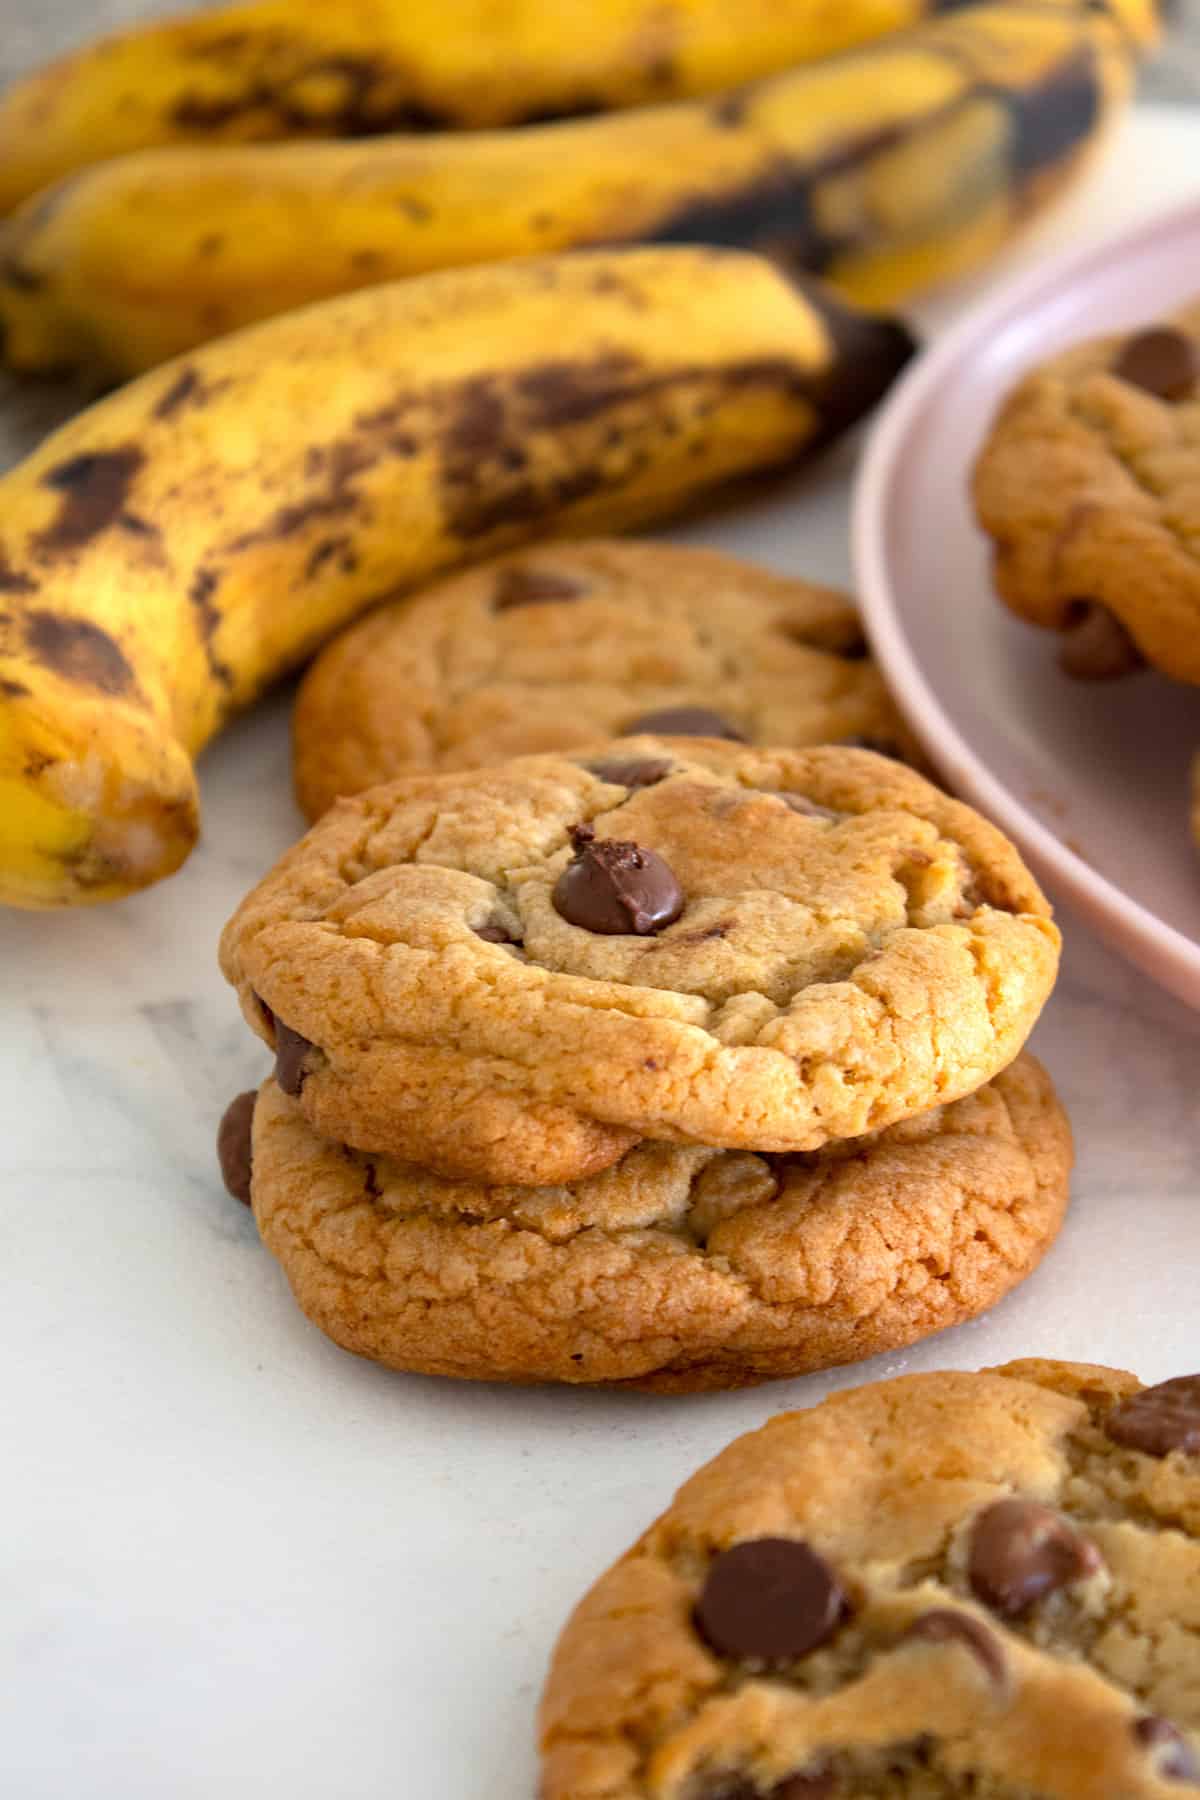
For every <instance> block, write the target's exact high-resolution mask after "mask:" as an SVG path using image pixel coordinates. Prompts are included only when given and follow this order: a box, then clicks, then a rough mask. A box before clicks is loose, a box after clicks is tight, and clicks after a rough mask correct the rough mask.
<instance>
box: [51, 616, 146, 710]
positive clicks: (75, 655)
mask: <svg viewBox="0 0 1200 1800" xmlns="http://www.w3.org/2000/svg"><path fill="white" fill-rule="evenodd" d="M25 651H26V654H27V655H28V656H29V657H30V658H31V659H32V661H34V662H37V663H41V665H42V667H43V668H45V669H52V670H53V671H54V673H55V674H56V675H61V676H62V677H63V678H64V680H66V681H75V682H80V683H81V684H82V685H83V686H85V687H93V688H98V689H99V691H100V692H101V693H102V694H112V695H114V696H115V697H118V698H120V699H123V700H138V699H140V695H139V694H138V686H137V680H136V678H135V676H134V673H133V670H132V668H131V667H130V665H129V662H128V661H127V659H126V656H125V652H124V651H123V650H122V649H121V646H120V645H119V644H118V643H117V641H116V639H115V638H113V637H111V636H110V635H109V633H108V632H107V631H104V630H103V629H102V628H101V627H100V626H99V625H95V624H93V623H92V621H91V620H90V619H72V618H64V617H62V616H61V615H60V614H58V613H53V612H44V611H35V610H33V609H31V610H30V611H28V612H27V613H26V614H25Z"/></svg>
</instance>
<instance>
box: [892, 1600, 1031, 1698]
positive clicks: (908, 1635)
mask: <svg viewBox="0 0 1200 1800" xmlns="http://www.w3.org/2000/svg"><path fill="white" fill-rule="evenodd" d="M900 1642H901V1643H902V1644H907V1643H913V1642H917V1643H926V1644H961V1645H962V1646H963V1648H964V1650H969V1651H970V1652H971V1655H972V1656H973V1657H974V1658H975V1660H976V1662H977V1663H978V1664H979V1665H980V1667H981V1668H982V1669H983V1671H984V1673H985V1674H986V1675H987V1677H988V1679H989V1680H991V1681H994V1682H995V1683H996V1685H997V1687H999V1686H1000V1685H1001V1684H1002V1683H1003V1681H1004V1677H1005V1663H1004V1651H1003V1649H1002V1648H1001V1645H1000V1641H999V1639H998V1638H997V1637H995V1636H994V1635H993V1633H992V1632H990V1631H989V1630H988V1629H987V1627H986V1626H985V1625H981V1624H980V1623H979V1620H978V1619H973V1618H972V1617H971V1615H970V1613H965V1612H956V1611H955V1610H954V1609H953V1608H951V1607H948V1606H939V1607H936V1608H935V1609H934V1610H933V1612H927V1613H922V1615H921V1617H920V1618H919V1619H915V1620H914V1621H913V1623H912V1624H911V1625H910V1626H909V1628H908V1630H907V1631H906V1632H905V1633H904V1636H903V1637H902V1638H901V1639H900Z"/></svg>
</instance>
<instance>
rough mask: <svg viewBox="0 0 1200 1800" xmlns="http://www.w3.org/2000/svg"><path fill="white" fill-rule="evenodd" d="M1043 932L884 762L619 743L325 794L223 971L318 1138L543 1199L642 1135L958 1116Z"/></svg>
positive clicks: (862, 755)
mask: <svg viewBox="0 0 1200 1800" xmlns="http://www.w3.org/2000/svg"><path fill="white" fill-rule="evenodd" d="M1058 946H1059V940H1058V933H1057V931H1056V929H1055V927H1054V925H1053V924H1052V923H1051V920H1050V917H1049V907H1048V905H1047V902H1046V901H1045V899H1044V898H1043V896H1042V894H1041V893H1040V891H1039V890H1038V887H1037V885H1036V883H1035V882H1034V881H1033V879H1032V877H1031V876H1030V875H1029V873H1028V871H1027V870H1026V869H1025V867H1024V865H1023V864H1022V862H1021V860H1020V858H1019V857H1018V855H1017V853H1016V851H1015V850H1014V849H1013V847H1012V846H1011V844H1009V843H1008V841H1007V839H1005V838H1004V837H1003V836H1001V834H1000V833H999V832H998V831H996V830H995V828H994V827H992V826H990V825H988V824H986V823H985V822H984V820H982V819H981V818H979V816H978V815H977V814H976V813H974V812H972V811H971V810H970V808H968V807H966V806H962V805H960V804H958V803H957V802H956V801H953V800H950V799H948V798H947V797H946V796H945V795H944V794H942V793H940V792H939V791H938V790H937V789H936V788H934V787H933V786H931V785H930V783H929V782H927V781H925V780H924V779H923V778H922V777H921V776H920V775H917V774H916V773H914V771H912V770H911V769H907V768H904V767H902V766H901V765H900V764H898V763H895V762H893V761H890V760H889V759H888V758H886V757H882V756H877V755H874V754H872V753H871V752H869V751H864V750H847V749H840V748H823V749H815V750H796V751H771V750H759V749H751V748H748V747H745V746H741V745H737V744H732V743H719V742H716V741H713V740H703V739H692V740H688V739H678V738H677V739H673V740H672V739H665V738H654V737H637V738H630V739H625V740H622V741H620V742H618V743H615V744H611V745H609V746H608V747H607V748H602V749H599V750H597V751H594V752H590V753H585V754H581V755H579V756H541V757H525V758H519V759H517V760H515V761H513V762H510V763H502V764H498V765H497V766H496V767H494V768H488V769H476V770H465V771H461V772H458V773H454V774H444V775H427V776H421V777H414V778H411V779H408V780H403V781H397V782H393V783H391V784H390V785H387V786H384V787H378V788H372V789H369V790H368V791H367V793H365V794H361V795H358V796H357V797H356V798H354V799H352V800H343V801H340V802H339V803H338V804H337V806H335V807H334V808H332V809H331V810H330V811H329V812H328V813H327V814H326V815H325V816H324V818H323V819H321V820H320V821H319V822H318V823H317V825H316V826H314V827H313V829H312V830H311V831H310V832H309V833H308V835H307V837H305V838H303V839H302V840H301V841H300V843H299V844H297V845H296V846H295V847H294V848H293V849H292V850H291V851H289V852H288V854H287V855H286V856H285V857H284V858H283V859H282V860H281V861H280V862H279V863H278V864H277V865H276V867H275V869H274V870H273V871H272V873H271V874H269V875H268V876H267V877H266V879H265V880H264V881H263V882H261V883H260V885H259V886H258V887H257V888H256V889H254V891H253V892H252V893H251V894H250V895H249V896H248V897H247V899H246V900H245V901H244V902H243V903H242V905H241V907H240V908H239V909H238V911H237V913H236V914H235V916H234V918H233V919H232V920H231V921H230V923H229V925H228V926H227V927H226V929H225V932H224V935H223V940H222V952H221V954H222V966H223V968H224V970H225V973H226V975H227V977H228V978H229V980H230V981H231V982H232V983H233V984H234V985H235V986H236V988H237V989H238V992H239V996H240V998H241V1002H242V1007H243V1011H244V1013H245V1016H246V1018H247V1020H248V1021H249V1023H250V1024H251V1026H252V1027H253V1028H254V1029H255V1030H256V1031H257V1032H258V1033H259V1035H260V1036H261V1037H263V1038H264V1039H265V1040H266V1041H267V1042H268V1043H269V1044H271V1045H272V1046H273V1047H274V1049H275V1051H276V1056H277V1063H276V1068H277V1074H278V1079H279V1083H280V1086H281V1087H282V1088H284V1090H285V1091H286V1092H287V1093H290V1094H291V1095H293V1097H297V1098H298V1099H299V1102H300V1106H301V1108H302V1110H303V1112H304V1114H305V1116H306V1118H307V1119H308V1120H309V1123H310V1124H311V1125H313V1127H314V1128H315V1129H316V1130H317V1131H318V1132H320V1133H321V1134H322V1135H323V1136H325V1137H328V1138H331V1139H333V1140H334V1141H335V1142H339V1143H346V1144H350V1145H352V1146H353V1147H354V1148H356V1149H363V1150H371V1151H382V1152H386V1153H388V1154H391V1155H394V1156H397V1157H400V1158H402V1159H404V1160H405V1161H409V1162H417V1163H420V1164H422V1165H424V1166H426V1167H430V1168H434V1169H436V1170H437V1171H438V1172H439V1173H442V1174H448V1175H451V1176H456V1177H462V1176H465V1177H468V1178H472V1179H477V1180H483V1181H486V1182H489V1183H495V1182H509V1181H516V1182H525V1183H532V1184H545V1183H547V1182H556V1181H570V1180H574V1179H576V1178H578V1177H579V1176H581V1175H585V1174H589V1173H594V1172H596V1171H597V1170H599V1169H601V1168H605V1167H607V1166H608V1165H609V1164H611V1163H613V1162H615V1161H616V1160H617V1158H618V1157H619V1156H621V1155H622V1154H623V1153H624V1152H625V1151H626V1150H628V1149H629V1148H631V1147H632V1144H633V1143H634V1142H635V1141H636V1140H638V1139H640V1138H643V1137H649V1138H654V1139H658V1140H660V1141H670V1142H674V1143H681V1142H682V1143H688V1142H690V1143H698V1144H704V1145H706V1146H711V1147H716V1148H720V1149H750V1150H770V1151H775V1152H783V1151H804V1150H814V1149H818V1148H819V1147H820V1146H821V1145H822V1144H824V1143H827V1142H828V1141H829V1140H830V1139H833V1138H840V1137H854V1136H858V1135H860V1134H862V1133H863V1132H866V1131H873V1130H878V1129H881V1128H882V1127H883V1126H885V1125H889V1124H892V1123H894V1122H895V1121H897V1120H899V1119H904V1118H909V1117H911V1116H913V1115H914V1114H916V1113H920V1112H924V1111H925V1110H926V1109H927V1108H928V1107H931V1106H937V1105H942V1104H945V1103H946V1102H947V1101H950V1100H954V1099H957V1098H958V1097H960V1096H961V1095H963V1094H965V1093H969V1092H971V1091H972V1090H973V1089H974V1088H976V1087H979V1086H980V1085H981V1084H982V1083H983V1082H984V1081H987V1080H990V1079H991V1077H992V1076H993V1075H996V1074H997V1073H998V1072H999V1071H1000V1070H1001V1069H1002V1068H1004V1067H1006V1066H1007V1064H1008V1063H1010V1062H1011V1061H1012V1059H1013V1057H1014V1056H1015V1055H1016V1054H1017V1052H1018V1050H1019V1049H1020V1048H1021V1046H1022V1044H1023V1043H1024V1040H1025V1038H1026V1036H1027V1034H1028V1032H1029V1030H1030V1029H1031V1027H1032V1025H1033V1022H1034V1020H1035V1019H1036V1017H1037V1014H1038V1012H1039V1010H1040V1009H1041V1006H1042V1004H1043V1002H1044V1001H1045V999H1046V997H1047V995H1048V993H1049V991H1050V988H1051V986H1052V984H1053V981H1054V976H1055V972H1056V967H1057V961H1058Z"/></svg>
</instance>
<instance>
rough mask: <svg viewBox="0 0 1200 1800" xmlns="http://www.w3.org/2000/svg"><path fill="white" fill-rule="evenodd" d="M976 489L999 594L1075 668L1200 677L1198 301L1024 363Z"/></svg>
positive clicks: (1093, 673)
mask: <svg viewBox="0 0 1200 1800" xmlns="http://www.w3.org/2000/svg"><path fill="white" fill-rule="evenodd" d="M973 491H974V499H975V508H976V512H977V514H978V517H979V522H980V524H981V525H982V526H983V528H984V530H985V531H986V532H988V533H989V535H990V536H991V538H992V539H993V542H994V546H995V549H994V565H993V566H994V570H995V578H996V585H997V587H998V588H999V591H1000V594H1001V595H1002V597H1003V598H1004V599H1005V600H1006V601H1007V602H1008V604H1009V606H1011V607H1012V609H1013V611H1014V612H1018V613H1020V614H1021V615H1022V616H1023V617H1024V618H1027V619H1030V620H1032V621H1033V623H1034V624H1036V625H1048V626H1050V627H1052V628H1053V629H1054V630H1057V631H1062V632H1065V633H1067V634H1068V636H1067V638H1066V639H1065V640H1064V646H1063V652H1062V661H1063V666H1064V668H1066V670H1067V672H1068V673H1070V674H1074V675H1079V676H1081V677H1085V678H1086V677H1092V678H1100V679H1104V678H1107V677H1110V676H1114V675H1120V674H1125V673H1127V672H1128V671H1129V670H1130V669H1132V668H1136V667H1137V666H1138V665H1139V663H1140V662H1141V661H1142V660H1145V661H1146V662H1150V663H1153V664H1154V665H1155V667H1156V668H1159V669H1162V670H1163V672H1164V673H1165V674H1167V675H1173V676H1174V677H1175V678H1176V679H1177V680H1179V681H1189V682H1200V305H1195V306H1191V307H1188V308H1187V309H1185V310H1184V311H1183V312H1181V313H1179V314H1177V315H1176V316H1175V317H1174V318H1173V319H1172V320H1170V321H1169V323H1168V324H1165V325H1161V326H1153V327H1150V328H1148V329H1147V330H1144V331H1140V332H1134V333H1130V334H1128V335H1126V336H1123V337H1106V338H1099V339H1096V340H1094V341H1093V342H1091V343H1086V344H1076V345H1075V346H1074V347H1073V348H1072V349H1070V350H1067V351H1065V352H1064V353H1063V355H1061V356H1056V357H1054V358H1053V359H1052V360H1051V361H1049V362H1047V363H1043V364H1042V365H1041V367H1040V368H1037V369H1035V370H1034V371H1033V372H1032V374H1030V375H1027V376H1026V377H1025V379H1024V380H1023V381H1022V382H1021V383H1020V385H1019V386H1018V387H1017V388H1016V389H1015V390H1014V392H1013V393H1012V394H1011V395H1010V396H1009V398H1008V400H1007V401H1006V402H1005V404H1004V406H1003V408H1002V409H1001V411H1000V414H999V416H998V417H997V419H996V422H995V424H994V425H993V427H992V430H991V433H990V435H989V437H988V439H987V442H986V443H985V445H984V447H983V451H982V453H981V455H980V457H979V461H978V463H977V465H976V468H975V475H974V483H973Z"/></svg>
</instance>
